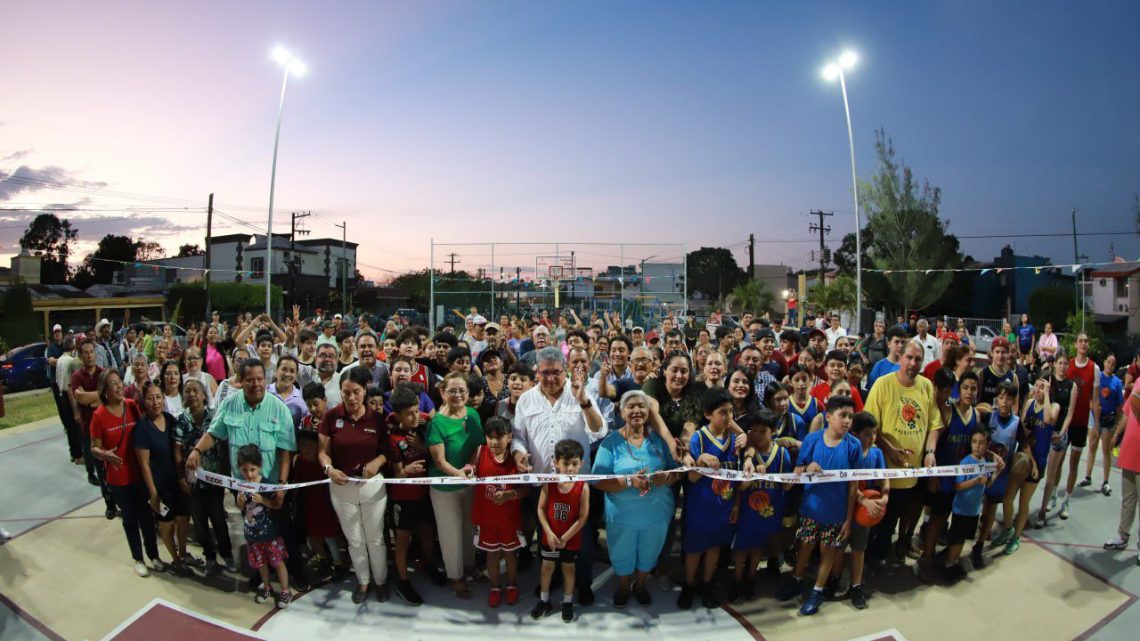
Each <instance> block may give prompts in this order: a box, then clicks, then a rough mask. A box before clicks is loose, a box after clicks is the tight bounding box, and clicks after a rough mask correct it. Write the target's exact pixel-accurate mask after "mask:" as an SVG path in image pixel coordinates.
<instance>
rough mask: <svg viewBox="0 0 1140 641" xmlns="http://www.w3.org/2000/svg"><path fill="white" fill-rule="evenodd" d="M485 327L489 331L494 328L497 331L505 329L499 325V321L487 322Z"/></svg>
mask: <svg viewBox="0 0 1140 641" xmlns="http://www.w3.org/2000/svg"><path fill="white" fill-rule="evenodd" d="M483 329H484V330H486V331H488V332H489V331H491V330H494V331H496V332H501V331H502V330H503V328H501V327H499V324H498V323H487V326H486V327H484V328H483Z"/></svg>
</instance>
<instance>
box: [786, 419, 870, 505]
mask: <svg viewBox="0 0 1140 641" xmlns="http://www.w3.org/2000/svg"><path fill="white" fill-rule="evenodd" d="M826 433H827V432H826V430H820V431H818V432H812V433H811V434H808V435H807V436H805V437H804V441H803V445H802V446H801V447H800V455H799V458H798V459H797V460H796V466H797V467H798V466H806V465H808V464H809V463H813V462H815V463H818V464H819V466H820V467H821V468H822V469H825V470H854V469H858V468H859V459H860V458H862V456H863V446H862V445H861V444H860V443H859V439H857V438H855V437H854V436H852V435H850V434H844V435H843V440H841V441H839V443H838V444H837V445H835V446H834V447H831V446H829V445H828V444H827V443H825V442H824V440H823V435H824V434H826ZM800 514H802V515H803V516H806V517H809V518H811V519H812V520H814V521H815V522H817V523H819V524H820V525H836V524H839V523H843V522H844V521H845V520H847V483H844V482H842V481H836V482H833V483H809V484H807V485H806V486H805V487H804V500H803V505H802V506H801V507H800Z"/></svg>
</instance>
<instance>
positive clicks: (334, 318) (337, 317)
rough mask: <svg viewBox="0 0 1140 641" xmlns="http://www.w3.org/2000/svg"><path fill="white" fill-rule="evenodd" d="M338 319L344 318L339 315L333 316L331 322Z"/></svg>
mask: <svg viewBox="0 0 1140 641" xmlns="http://www.w3.org/2000/svg"><path fill="white" fill-rule="evenodd" d="M339 318H344V317H343V316H341V315H340V314H334V315H333V320H337V319H339Z"/></svg>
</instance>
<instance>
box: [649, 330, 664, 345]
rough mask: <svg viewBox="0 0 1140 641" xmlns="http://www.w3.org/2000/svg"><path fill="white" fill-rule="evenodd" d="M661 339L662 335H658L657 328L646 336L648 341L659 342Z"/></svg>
mask: <svg viewBox="0 0 1140 641" xmlns="http://www.w3.org/2000/svg"><path fill="white" fill-rule="evenodd" d="M659 340H661V337H660V336H658V335H657V330H653V331H651V332H649V334H647V335H646V336H645V342H646V343H654V342H657V341H659Z"/></svg>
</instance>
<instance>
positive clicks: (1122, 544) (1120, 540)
mask: <svg viewBox="0 0 1140 641" xmlns="http://www.w3.org/2000/svg"><path fill="white" fill-rule="evenodd" d="M1104 549H1106V550H1126V549H1128V539H1127V538H1126V537H1123V536H1120V535H1119V534H1117V535H1116V536H1114V537H1112V538H1111V539H1109V540H1107V541H1105V542H1104Z"/></svg>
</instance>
